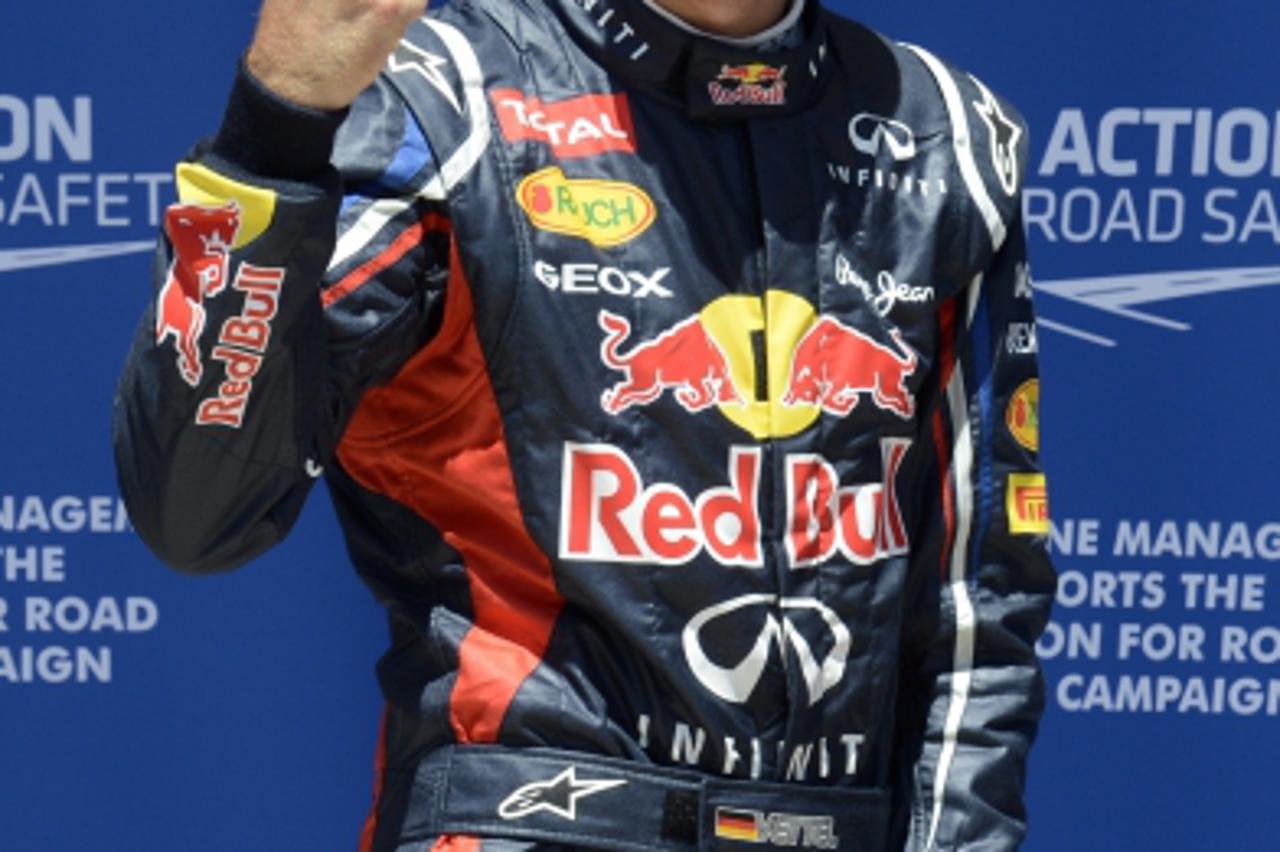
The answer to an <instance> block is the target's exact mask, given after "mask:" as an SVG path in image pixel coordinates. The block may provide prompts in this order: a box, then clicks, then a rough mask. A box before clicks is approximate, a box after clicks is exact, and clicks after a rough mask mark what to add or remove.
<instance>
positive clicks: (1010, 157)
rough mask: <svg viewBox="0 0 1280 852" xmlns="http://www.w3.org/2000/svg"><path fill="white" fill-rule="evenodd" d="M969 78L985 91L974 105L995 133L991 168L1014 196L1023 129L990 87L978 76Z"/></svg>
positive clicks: (992, 136)
mask: <svg viewBox="0 0 1280 852" xmlns="http://www.w3.org/2000/svg"><path fill="white" fill-rule="evenodd" d="M969 79H971V80H973V84H974V85H975V86H977V87H978V91H979V92H980V93H981V94H982V100H980V101H974V102H973V108H974V109H976V110H977V111H978V115H979V117H981V118H982V121H983V123H985V124H986V125H987V131H988V132H989V133H990V134H991V167H992V168H993V169H995V172H996V177H997V178H999V179H1000V188H1001V189H1003V190H1004V191H1005V193H1006V194H1007V195H1013V193H1014V192H1015V191H1016V190H1017V188H1018V140H1020V139H1021V138H1022V128H1021V127H1019V126H1018V125H1017V124H1016V123H1014V122H1012V121H1010V120H1009V117H1008V116H1007V115H1005V114H1004V110H1002V109H1000V104H999V103H997V102H996V99H995V97H994V96H993V95H992V94H991V90H990V89H988V88H987V87H986V86H984V85H983V84H982V82H981V81H980V80H978V79H977V78H976V77H970V78H969Z"/></svg>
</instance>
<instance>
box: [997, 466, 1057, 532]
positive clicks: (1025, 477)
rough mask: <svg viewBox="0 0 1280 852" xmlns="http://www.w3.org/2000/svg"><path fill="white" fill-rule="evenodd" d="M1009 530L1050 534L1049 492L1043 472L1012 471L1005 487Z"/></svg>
mask: <svg viewBox="0 0 1280 852" xmlns="http://www.w3.org/2000/svg"><path fill="white" fill-rule="evenodd" d="M1004 500H1005V514H1006V515H1007V516H1008V518H1009V532H1011V533H1028V534H1031V535H1048V534H1049V492H1048V489H1047V488H1046V487H1045V480H1044V474H1043V473H1011V474H1009V482H1008V486H1007V487H1006V488H1005V494H1004Z"/></svg>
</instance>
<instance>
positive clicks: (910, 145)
mask: <svg viewBox="0 0 1280 852" xmlns="http://www.w3.org/2000/svg"><path fill="white" fill-rule="evenodd" d="M849 141H850V142H852V143H853V147H854V148H855V149H856V150H858V151H860V152H861V153H863V154H866V155H868V156H871V157H876V156H879V154H880V149H881V148H882V147H884V148H888V149H889V154H890V155H891V156H892V157H893V158H894V159H895V160H897V161H898V162H903V161H906V160H910V159H911V158H912V157H914V156H915V155H916V135H915V133H913V132H912V131H911V128H910V127H907V126H906V125H905V124H903V123H902V122H901V121H895V120H894V119H892V118H886V117H885V116H883V115H876V114H875V113H872V112H860V113H858V114H857V115H855V116H854V117H853V118H852V119H851V120H850V121H849Z"/></svg>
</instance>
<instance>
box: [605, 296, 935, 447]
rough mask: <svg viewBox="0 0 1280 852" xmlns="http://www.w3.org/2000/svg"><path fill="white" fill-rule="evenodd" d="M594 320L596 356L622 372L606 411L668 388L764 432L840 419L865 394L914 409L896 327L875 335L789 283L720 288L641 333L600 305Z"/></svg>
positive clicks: (794, 430) (913, 365)
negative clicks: (690, 311)
mask: <svg viewBox="0 0 1280 852" xmlns="http://www.w3.org/2000/svg"><path fill="white" fill-rule="evenodd" d="M599 322H600V327H601V328H602V329H603V330H604V332H605V337H604V340H603V341H602V342H601V346H600V357H601V360H602V361H603V362H604V364H605V366H607V367H609V368H610V369H612V370H616V371H618V372H620V373H622V374H623V376H622V378H621V379H620V380H619V381H618V382H617V383H615V384H614V385H613V387H611V388H609V389H607V390H605V391H604V393H603V394H602V395H601V399H600V404H601V406H602V407H603V409H604V410H605V411H606V412H608V413H609V414H613V415H618V414H622V413H623V412H625V411H627V410H629V409H632V408H637V407H642V406H647V405H651V404H654V403H655V402H657V401H658V400H659V399H660V398H661V397H662V396H663V394H664V393H665V392H666V391H668V390H669V391H671V392H672V396H673V398H674V399H675V401H676V402H677V403H678V404H679V405H680V406H681V407H682V408H684V409H685V410H686V411H688V412H689V413H691V414H693V413H698V412H701V411H703V410H706V409H709V408H712V407H715V408H717V409H718V410H719V411H720V413H721V414H722V415H723V416H724V417H726V418H727V419H728V420H729V421H730V422H732V423H734V424H735V425H737V426H739V427H740V428H742V429H744V430H746V431H747V432H749V433H750V434H751V435H752V436H753V437H755V438H757V439H765V438H769V437H786V436H790V435H795V434H798V433H799V432H801V431H803V430H804V429H807V428H808V427H809V426H810V425H812V424H813V423H814V421H816V420H817V419H818V417H819V416H820V415H821V414H822V413H823V412H826V413H828V414H832V415H835V416H838V417H845V416H847V415H849V414H850V413H851V412H852V411H853V410H854V409H855V408H857V407H858V406H859V405H860V404H862V402H863V401H864V400H865V401H869V402H870V404H871V405H873V406H874V407H875V408H876V409H878V410H881V411H885V412H888V413H890V414H892V415H893V416H895V417H897V418H900V419H903V420H906V419H910V418H911V417H912V416H913V415H914V413H915V397H914V395H913V394H912V392H911V390H910V388H909V387H908V385H907V382H908V379H910V378H911V377H912V376H913V375H914V374H915V371H916V369H917V367H918V365H919V358H918V357H917V355H916V353H915V352H914V351H913V350H912V349H911V348H910V347H909V346H908V345H907V344H906V343H905V341H904V340H903V339H902V336H901V334H900V333H899V332H898V331H897V329H894V330H892V331H891V332H890V338H891V341H892V342H891V345H887V344H885V343H881V342H879V341H877V340H875V339H873V338H872V337H870V336H869V335H868V334H865V333H864V332H862V331H859V330H858V329H856V328H853V327H851V326H849V325H846V324H845V323H843V322H841V321H840V320H838V319H836V318H835V317H833V316H829V315H822V316H819V315H817V313H816V312H815V311H814V309H813V306H812V305H810V304H809V303H808V302H807V301H806V300H805V299H803V298H802V297H800V296H797V295H796V294H794V293H790V292H788V291H784V290H768V291H766V292H765V294H764V296H763V297H758V296H747V295H732V296H722V297H720V298H719V299H716V300H715V301H713V302H712V303H711V304H709V305H708V306H707V307H705V308H704V309H703V310H702V311H700V312H699V313H697V314H694V315H692V316H689V317H686V318H685V319H683V320H680V321H679V322H677V323H674V324H673V325H671V326H669V327H668V328H666V329H664V330H662V331H660V332H659V333H658V334H656V335H654V336H652V337H650V338H649V339H647V340H642V341H632V340H631V337H632V329H631V324H630V322H629V321H628V320H627V319H626V318H625V317H622V316H618V315H616V314H613V313H611V312H609V311H608V310H603V309H602V310H601V311H600V314H599ZM761 347H763V351H758V350H759V349H760V348H761ZM759 364H763V366H764V370H763V375H761V374H760V369H759V367H758V366H757V365H759Z"/></svg>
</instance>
